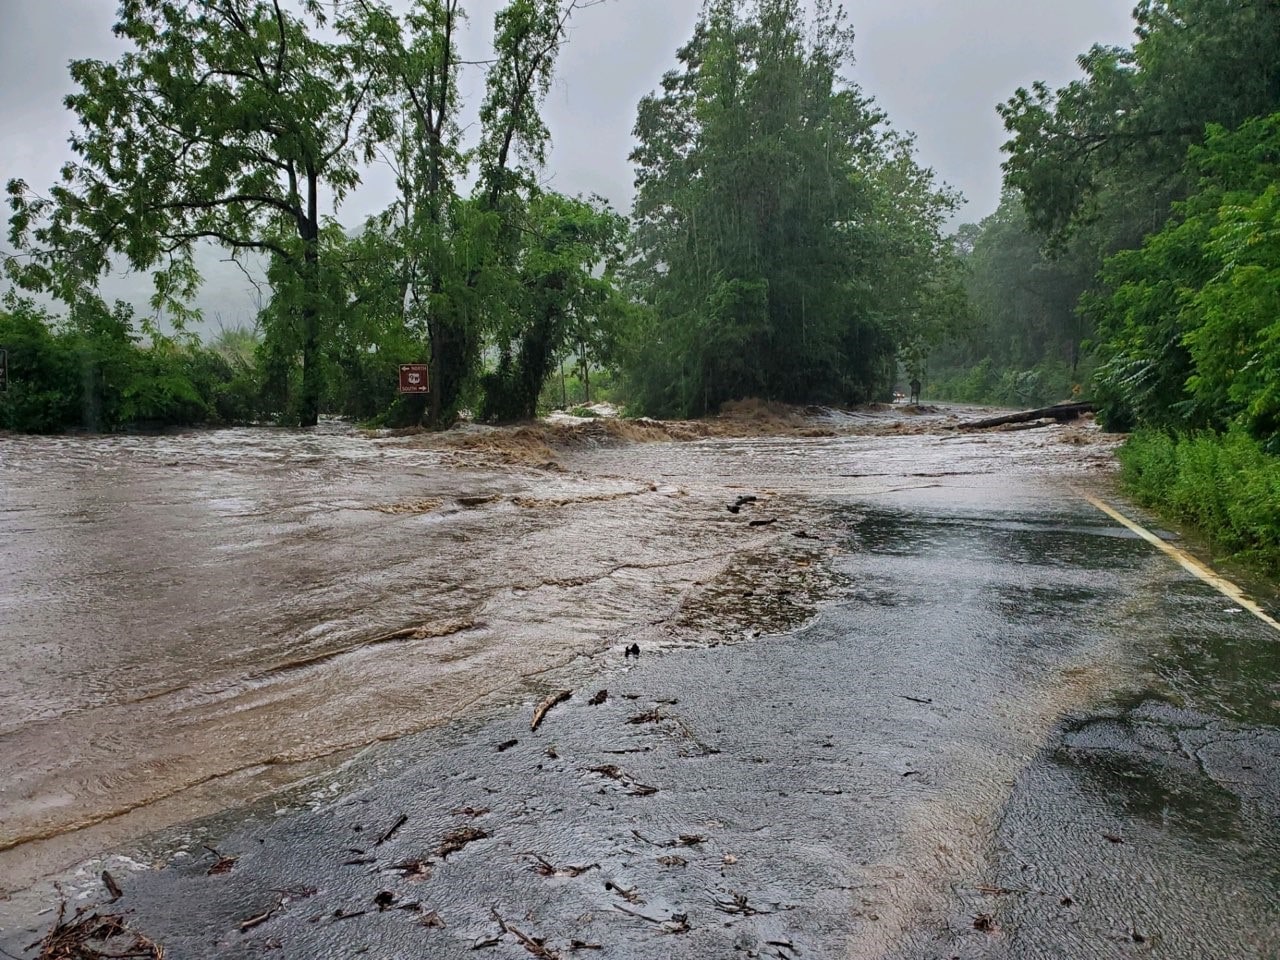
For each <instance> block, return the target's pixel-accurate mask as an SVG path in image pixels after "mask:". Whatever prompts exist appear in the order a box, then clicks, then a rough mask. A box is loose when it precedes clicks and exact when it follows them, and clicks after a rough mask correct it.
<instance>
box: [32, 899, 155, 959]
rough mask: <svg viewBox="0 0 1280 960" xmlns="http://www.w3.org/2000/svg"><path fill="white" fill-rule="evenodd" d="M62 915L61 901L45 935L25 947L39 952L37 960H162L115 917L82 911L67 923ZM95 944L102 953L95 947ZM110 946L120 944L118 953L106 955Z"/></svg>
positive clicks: (64, 905) (145, 940) (64, 906)
mask: <svg viewBox="0 0 1280 960" xmlns="http://www.w3.org/2000/svg"><path fill="white" fill-rule="evenodd" d="M66 914H67V902H66V901H65V900H63V901H62V902H61V903H60V904H59V905H58V916H57V919H56V920H54V923H53V926H52V927H51V928H50V930H49V932H48V933H46V934H45V935H44V937H43V939H41V940H39V941H37V942H36V943H33V944H31V945H30V946H28V947H27V949H28V950H32V949H34V948H36V947H39V948H40V953H39V954H38V960H124V958H136V960H164V948H163V947H161V946H160V945H159V944H157V943H155V942H153V941H152V940H150V939H148V938H147V937H144V936H143V935H142V934H140V933H137V932H135V931H133V930H130V929H129V928H128V926H127V925H126V924H125V922H124V917H123V916H120V915H119V914H99V913H98V912H97V911H89V910H87V909H83V908H82V909H80V910H77V911H76V913H75V916H74V917H72V918H71V919H70V920H67V919H66ZM126 938H127V939H126ZM95 942H96V943H97V944H98V945H99V946H101V947H102V949H98V947H95V946H94V945H93V944H94V943H95ZM113 942H118V943H121V945H122V949H119V950H112V951H109V950H108V949H107V948H108V947H110V945H111V944H112V943H113Z"/></svg>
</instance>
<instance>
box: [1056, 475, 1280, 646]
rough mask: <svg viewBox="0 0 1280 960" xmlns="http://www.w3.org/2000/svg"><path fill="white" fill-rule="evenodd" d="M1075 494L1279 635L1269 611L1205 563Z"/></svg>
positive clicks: (1105, 506) (1279, 626) (1104, 506)
mask: <svg viewBox="0 0 1280 960" xmlns="http://www.w3.org/2000/svg"><path fill="white" fill-rule="evenodd" d="M1076 492H1077V493H1079V494H1080V496H1082V497H1084V499H1085V500H1087V501H1088V502H1089V503H1091V504H1093V506H1095V507H1097V508H1098V509H1099V510H1101V511H1102V512H1103V513H1105V514H1106V515H1107V516H1108V517H1110V518H1111V519H1112V520H1114V521H1116V523H1119V524H1121V525H1123V526H1125V527H1128V528H1129V529H1130V530H1132V531H1133V532H1134V533H1136V534H1137V535H1138V536H1140V537H1141V538H1142V539H1143V540H1146V541H1147V542H1148V543H1150V544H1153V545H1154V546H1156V547H1159V548H1160V549H1161V550H1162V551H1164V552H1165V553H1167V554H1168V555H1169V556H1171V557H1172V558H1173V559H1174V560H1176V561H1178V563H1180V564H1181V565H1182V566H1183V568H1184V569H1186V570H1187V571H1189V572H1190V573H1193V574H1195V575H1196V576H1197V577H1199V578H1200V579H1201V580H1203V581H1204V582H1205V583H1207V584H1209V586H1211V587H1213V588H1214V589H1215V590H1217V591H1219V592H1220V593H1222V594H1223V595H1224V596H1225V597H1227V598H1228V599H1230V600H1232V601H1234V602H1235V603H1237V604H1239V605H1240V606H1241V607H1242V608H1243V609H1245V610H1248V611H1249V612H1250V613H1252V614H1253V615H1254V616H1255V617H1257V618H1258V619H1259V620H1261V621H1262V622H1263V623H1265V624H1266V625H1267V626H1269V627H1271V629H1273V630H1275V631H1277V632H1280V622H1278V621H1277V620H1276V619H1275V618H1274V617H1272V616H1271V615H1270V614H1269V613H1267V611H1265V610H1263V609H1262V607H1260V606H1258V604H1256V603H1254V602H1253V601H1252V600H1250V599H1249V598H1248V597H1247V596H1245V592H1244V591H1243V590H1241V589H1240V588H1239V587H1238V586H1236V585H1235V584H1234V583H1232V582H1231V581H1230V580H1227V579H1226V578H1225V577H1222V576H1220V575H1218V574H1217V573H1214V572H1213V571H1212V570H1210V569H1209V568H1208V567H1206V566H1205V565H1204V564H1203V563H1201V562H1200V561H1199V560H1197V559H1196V558H1195V557H1193V556H1191V554H1189V553H1186V552H1185V551H1183V550H1179V549H1178V548H1177V547H1175V546H1174V545H1173V544H1171V543H1166V542H1165V541H1164V540H1161V539H1160V538H1159V537H1157V536H1156V535H1155V534H1154V533H1152V532H1151V531H1150V530H1148V529H1146V528H1145V527H1142V526H1140V525H1138V524H1137V523H1134V522H1133V521H1132V520H1130V519H1129V518H1128V517H1126V516H1125V515H1124V514H1123V513H1121V512H1120V511H1118V510H1116V509H1115V508H1113V507H1112V506H1110V505H1109V504H1106V503H1103V502H1102V501H1101V500H1099V499H1098V498H1097V497H1094V496H1090V495H1089V494H1087V493H1085V492H1084V491H1081V490H1077V491H1076Z"/></svg>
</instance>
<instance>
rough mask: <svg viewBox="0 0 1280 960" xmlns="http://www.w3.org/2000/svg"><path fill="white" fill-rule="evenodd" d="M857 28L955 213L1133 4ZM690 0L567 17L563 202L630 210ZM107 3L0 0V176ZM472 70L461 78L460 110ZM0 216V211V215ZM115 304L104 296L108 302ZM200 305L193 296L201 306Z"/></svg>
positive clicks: (474, 96) (482, 18) (41, 178)
mask: <svg viewBox="0 0 1280 960" xmlns="http://www.w3.org/2000/svg"><path fill="white" fill-rule="evenodd" d="M500 3H501V0H470V2H469V3H466V7H467V9H468V12H469V14H470V18H471V28H470V31H469V33H468V36H467V37H466V40H465V45H464V53H465V54H467V55H468V58H469V59H477V58H479V57H482V56H483V55H484V53H485V51H486V50H487V47H488V43H489V37H490V35H491V25H492V18H493V11H494V10H495V9H496V8H497V7H498V6H499V5H500ZM845 6H846V9H847V10H848V12H849V15H850V20H851V22H852V23H853V26H854V29H855V31H856V33H857V43H856V47H855V50H856V54H857V58H858V63H857V66H856V68H855V70H854V73H853V79H854V80H855V81H857V83H858V84H859V85H860V86H861V87H862V89H863V90H864V91H865V92H866V93H869V94H871V95H873V96H874V97H875V98H876V99H877V101H878V102H879V104H880V106H881V107H882V108H883V109H885V110H886V111H887V113H888V114H889V117H890V120H891V122H892V123H893V126H894V127H895V128H897V129H898V130H904V131H911V132H913V133H915V134H916V136H917V138H918V155H919V159H920V161H921V162H922V163H923V164H925V165H926V166H929V167H932V168H933V169H934V170H935V171H936V173H937V175H938V177H939V178H940V179H942V180H944V181H946V182H947V183H949V184H951V185H952V186H954V187H957V188H959V189H960V190H961V191H962V192H963V194H964V196H965V198H966V201H967V203H966V206H965V208H964V209H963V210H962V211H961V214H960V218H959V219H961V220H978V219H981V218H982V217H983V216H986V215H987V214H988V213H990V212H991V211H992V210H993V209H994V208H995V205H996V202H997V199H998V197H999V190H1000V169H999V164H1000V159H1001V157H1000V144H1001V143H1002V142H1003V141H1004V139H1005V136H1004V131H1003V129H1002V127H1001V124H1000V119H999V117H997V116H996V113H995V105H996V104H997V103H998V102H1000V101H1002V100H1004V99H1006V98H1007V97H1008V96H1010V95H1011V94H1012V93H1013V91H1014V89H1015V88H1016V87H1018V86H1019V85H1025V84H1028V83H1030V82H1031V81H1033V80H1046V81H1048V82H1049V83H1051V84H1060V83H1063V82H1065V81H1067V80H1069V79H1071V78H1073V77H1074V76H1076V75H1077V70H1076V65H1075V57H1076V55H1077V54H1079V53H1082V52H1084V51H1085V50H1086V49H1088V47H1089V46H1090V45H1091V44H1092V43H1094V42H1103V43H1123V44H1128V43H1129V42H1130V41H1131V39H1132V38H1131V34H1130V30H1131V22H1130V10H1131V9H1132V0H845ZM700 8H701V2H700V0H613V2H611V3H606V4H603V5H601V6H598V7H594V8H591V9H587V10H584V11H581V12H580V13H579V14H578V15H577V18H576V20H575V22H574V24H573V27H572V30H573V34H572V39H571V42H570V44H569V46H568V47H567V48H566V49H565V50H564V52H563V53H562V55H561V58H560V62H559V66H558V69H557V76H556V83H555V86H554V87H553V89H552V91H551V95H550V97H549V98H548V101H547V104H546V107H545V113H544V115H545V117H546V119H547V122H548V125H549V126H550V128H551V133H552V138H553V140H554V144H555V146H554V150H553V153H552V155H551V157H550V161H549V163H548V169H547V176H548V178H549V179H550V182H551V184H552V186H554V188H555V189H558V190H560V191H563V192H565V193H599V194H601V195H603V196H605V197H607V198H608V199H609V200H611V201H612V202H613V204H614V205H615V206H616V207H618V208H619V209H620V210H623V211H625V210H627V209H628V208H629V207H630V202H631V190H632V176H631V168H630V166H629V164H628V163H627V154H628V153H629V151H630V148H631V128H632V125H633V123H634V120H635V108H636V104H637V102H638V101H639V99H640V97H642V96H643V95H644V94H645V93H647V92H649V91H650V90H652V89H654V88H655V87H656V86H657V84H658V81H659V80H660V78H661V76H662V74H663V72H664V71H665V70H667V69H669V68H670V67H671V66H673V65H674V62H675V58H674V54H675V50H676V48H677V47H678V46H679V45H680V44H681V43H683V42H684V40H686V39H687V38H688V36H689V35H690V33H691V32H692V29H693V24H694V21H695V20H696V18H697V14H698V11H699V9H700ZM115 10H116V4H115V3H114V2H113V0H0V181H7V180H8V179H10V178H11V177H21V178H23V179H25V180H27V181H28V182H29V183H31V185H32V186H33V187H35V188H37V189H43V188H44V187H45V186H47V185H48V184H50V183H52V182H53V181H54V180H55V178H56V177H57V172H58V168H59V167H60V166H61V164H62V163H64V162H65V161H66V160H67V159H69V157H70V154H69V150H68V148H67V146H66V140H67V134H68V132H69V130H70V122H71V121H70V116H69V114H67V113H66V111H65V110H64V109H63V107H62V98H63V97H64V96H65V95H66V94H67V93H69V92H71V82H70V78H69V77H68V75H67V69H66V65H67V62H68V61H69V60H72V59H76V58H83V57H97V58H114V57H115V56H116V55H117V54H118V53H119V50H120V48H119V46H118V45H117V44H116V42H115V40H114V38H113V37H112V36H111V32H110V30H111V24H112V22H113V20H114V16H115ZM482 83H483V77H482V76H481V75H480V73H479V70H478V68H473V73H472V75H471V76H470V77H469V78H468V79H467V80H466V81H465V82H464V84H463V89H464V92H466V91H470V93H471V96H470V100H471V102H472V103H473V104H474V103H475V102H476V101H478V99H479V92H480V90H481V89H482ZM389 198H390V182H389V178H388V176H387V175H386V173H385V171H379V170H376V169H375V170H372V171H370V173H369V175H368V176H367V177H366V186H365V187H364V188H363V189H362V190H361V191H360V193H359V194H358V195H357V196H356V197H355V198H353V199H352V201H350V202H349V203H348V205H347V206H345V207H344V209H343V212H342V218H343V220H344V221H346V222H349V223H355V222H358V221H359V220H360V219H361V218H362V217H363V216H364V215H365V214H367V213H371V212H373V211H374V210H377V209H380V208H381V207H383V206H385V205H386V203H387V202H388V201H389ZM6 219H7V218H6ZM218 267H219V265H217V264H214V265H212V269H209V270H207V271H206V272H207V274H208V276H209V281H210V288H211V289H210V291H209V293H210V294H213V293H214V292H215V290H216V289H220V288H222V287H223V286H224V285H225V286H226V287H227V291H226V292H227V294H228V296H227V297H225V298H223V299H222V303H223V304H224V305H225V308H226V309H225V311H224V313H225V316H224V319H225V320H226V321H227V322H245V321H246V320H248V319H250V318H251V317H252V313H253V306H252V303H251V302H250V298H248V296H247V294H245V293H244V291H243V289H240V290H239V293H238V295H237V296H235V297H231V296H230V293H231V291H232V289H233V288H237V286H238V284H237V280H236V277H237V276H238V275H237V274H236V273H235V271H234V268H226V267H224V268H223V269H218ZM110 295H114V294H110ZM204 299H206V298H204V297H202V300H204Z"/></svg>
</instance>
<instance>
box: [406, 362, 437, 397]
mask: <svg viewBox="0 0 1280 960" xmlns="http://www.w3.org/2000/svg"><path fill="white" fill-rule="evenodd" d="M400 392H401V393H430V392H431V382H430V378H429V375H428V367H427V365H426V364H425V363H402V364H400Z"/></svg>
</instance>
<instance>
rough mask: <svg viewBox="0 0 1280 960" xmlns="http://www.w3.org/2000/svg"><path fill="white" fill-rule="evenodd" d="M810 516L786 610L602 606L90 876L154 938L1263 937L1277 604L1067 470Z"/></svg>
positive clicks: (910, 953) (1038, 946)
mask: <svg viewBox="0 0 1280 960" xmlns="http://www.w3.org/2000/svg"><path fill="white" fill-rule="evenodd" d="M821 536H823V537H824V538H825V539H826V540H827V541H828V544H829V546H830V548H831V550H830V565H831V572H832V581H831V582H832V583H833V584H834V586H832V588H831V590H830V596H829V597H828V600H827V602H826V603H825V604H824V605H822V606H821V608H820V611H819V613H818V615H817V616H816V617H815V618H813V619H812V620H810V621H809V622H808V623H807V624H806V625H804V626H803V627H801V628H800V629H798V630H795V631H794V632H790V633H784V634H781V635H766V636H760V637H754V638H747V639H743V638H742V637H738V636H734V637H729V636H726V637H725V638H724V639H725V641H726V642H724V643H722V644H719V645H710V646H705V647H689V646H687V645H680V646H671V645H665V644H663V643H662V642H661V641H660V640H659V639H655V638H653V637H652V636H650V635H648V634H644V633H643V632H641V633H638V634H637V635H636V637H635V639H636V642H639V643H640V645H641V654H640V657H639V658H638V659H632V658H625V659H624V655H623V648H624V646H625V645H626V644H627V642H629V641H630V640H631V639H632V638H631V637H619V638H617V643H616V645H615V646H614V647H612V648H611V649H610V650H608V651H606V652H605V653H602V654H600V655H597V656H588V657H583V658H580V659H578V660H576V661H575V662H574V663H572V664H571V665H570V666H569V667H566V668H563V669H561V670H559V671H553V672H551V673H548V674H546V675H544V676H543V677H542V678H541V679H540V680H539V681H538V684H539V686H540V687H541V689H539V690H535V691H534V693H533V695H532V696H530V697H529V699H528V700H527V702H524V703H521V704H515V705H511V706H507V707H501V708H497V709H493V710H489V711H487V712H485V713H483V714H477V715H475V716H472V717H470V718H468V719H466V720H463V721H459V722H455V723H453V724H450V725H448V726H445V727H440V728H437V729H433V730H428V731H426V732H423V733H419V734H415V735H413V736H410V737H406V738H403V739H401V740H399V741H397V742H396V743H394V744H392V745H389V746H386V747H383V748H380V749H378V750H376V751H373V752H371V753H369V754H367V755H366V756H365V757H364V758H362V759H361V760H359V761H357V762H354V763H351V764H349V765H348V766H346V767H345V768H343V769H342V770H341V771H338V772H335V773H333V774H331V775H329V776H327V777H325V778H322V779H320V780H317V781H313V782H312V783H310V784H309V785H308V786H307V787H305V788H303V789H299V790H296V791H294V792H293V793H292V794H289V795H287V796H283V797H280V798H277V799H276V800H275V801H274V802H272V803H268V804H265V805H258V806H257V807H255V808H253V809H251V810H249V811H240V812H236V813H233V814H229V815H225V816H222V817H219V818H215V819H211V820H207V821H203V822H201V823H199V824H196V825H193V826H191V827H188V828H184V829H183V830H179V831H177V832H176V833H174V832H170V833H168V834H165V835H164V836H161V837H157V838H154V839H153V840H152V841H151V842H150V843H149V844H147V845H145V846H143V847H140V848H137V849H134V850H132V851H131V858H132V859H124V858H121V857H116V858H113V859H108V860H107V861H104V863H105V865H106V866H108V867H109V868H110V869H111V870H112V872H113V875H114V877H115V878H116V879H117V880H118V882H119V883H120V886H121V887H122V888H123V890H124V897H123V898H122V899H121V900H120V901H119V903H118V904H116V905H115V906H114V907H110V908H105V909H110V910H127V911H128V913H127V922H128V923H129V925H130V926H131V927H132V928H134V929H136V930H139V931H143V932H145V933H146V935H147V936H148V937H151V938H153V939H154V940H155V941H157V942H160V943H162V944H164V946H165V949H166V954H165V956H166V957H167V958H171V960H172V958H178V960H181V958H188V957H191V958H195V957H214V956H244V957H249V956H261V955H267V956H279V957H282V958H295V957H296V958H317V957H326V958H328V957H333V958H339V957H367V958H387V960H390V958H400V957H409V956H429V957H433V958H463V957H466V958H474V957H493V958H498V960H500V958H513V960H514V958H521V957H529V956H534V957H543V958H547V957H563V958H567V957H571V956H585V957H590V956H601V957H614V958H635V960H650V958H656V957H665V956H671V957H690V958H708V960H711V958H715V960H724V958H729V957H738V956H741V957H783V958H788V960H791V958H806V957H853V958H864V957H883V958H903V960H906V958H913V960H914V958H919V960H926V958H929V960H933V958H949V957H964V958H978V957H982V958H990V957H997V958H1004V957H1008V958H1071V960H1086V958H1095V957H1096V958H1115V957H1125V956H1152V957H1168V958H1179V960H1188V958H1205V960H1211V958H1212V960H1216V958H1241V960H1243V958H1259V960H1262V958H1275V957H1277V956H1280V729H1278V728H1280V687H1278V686H1277V684H1278V677H1280V669H1278V668H1280V652H1278V651H1280V646H1278V645H1277V644H1278V642H1280V636H1277V635H1276V633H1275V632H1274V631H1273V630H1272V629H1271V628H1270V627H1268V626H1266V625H1265V624H1263V623H1261V622H1260V621H1258V620H1257V619H1256V618H1254V617H1253V616H1251V615H1250V614H1248V613H1247V612H1245V611H1242V610H1239V609H1238V608H1236V607H1234V605H1233V604H1232V602H1231V601H1230V600H1229V599H1227V598H1225V597H1224V596H1223V595H1222V594H1220V593H1219V592H1218V591H1216V590H1214V589H1213V588H1212V587H1210V586H1208V585H1206V584H1205V583H1203V582H1201V581H1200V580H1198V579H1196V578H1195V577H1193V576H1192V575H1190V574H1189V573H1187V572H1186V571H1185V570H1184V569H1182V568H1181V567H1179V566H1178V565H1176V564H1175V563H1173V562H1172V561H1171V560H1170V559H1169V558H1168V557H1166V556H1164V555H1163V554H1161V553H1159V552H1158V551H1156V550H1155V549H1154V548H1153V547H1152V546H1151V545H1150V544H1148V543H1146V542H1144V541H1142V540H1140V539H1138V538H1137V537H1135V536H1134V535H1133V534H1132V533H1131V532H1129V531H1127V530H1125V529H1123V528H1121V527H1119V526H1117V524H1116V523H1115V522H1113V521H1112V520H1111V519H1109V518H1107V517H1105V516H1103V515H1102V514H1100V513H1099V512H1097V511H1096V510H1095V509H1094V508H1093V507H1091V506H1089V505H1088V504H1087V503H1085V502H1084V501H1083V500H1081V499H1079V498H1076V497H1074V496H1073V495H1071V494H1070V491H1069V490H1068V489H1066V488H1064V487H1062V486H1061V485H1052V484H1046V485H1035V484H1020V485H1010V486H1008V487H1002V486H1001V485H1000V484H998V483H986V484H979V485H967V486H964V487H960V486H957V485H954V484H942V485H938V486H933V487H924V488H918V489H905V490H899V491H897V492H894V491H884V492H882V493H880V494H878V495H876V496H874V497H858V496H849V497H846V498H843V499H839V498H833V499H831V500H830V502H829V513H828V521H827V523H826V524H825V526H824V528H823V530H822V532H821ZM748 592H750V591H749V590H745V589H744V594H745V593H748ZM752 599H753V600H754V599H756V598H752ZM778 600H779V602H786V597H785V596H781V597H779V598H778ZM744 602H746V600H745V598H744ZM561 688H563V689H572V691H573V696H572V698H571V699H570V700H568V701H567V702H564V703H562V704H560V705H557V706H556V707H554V708H553V709H551V710H550V711H549V712H548V714H547V716H546V719H545V721H544V723H543V724H542V726H541V728H540V729H539V730H538V731H537V732H531V731H530V722H529V721H530V713H531V711H532V708H533V706H534V702H535V700H536V698H537V695H538V694H539V693H549V692H552V691H554V690H557V689H561ZM601 690H607V691H608V697H607V700H605V701H604V702H603V703H599V704H598V705H593V704H592V703H591V702H589V698H591V697H592V695H593V694H596V693H597V692H598V691H601ZM369 696H371V697H376V696H377V691H376V690H370V691H369ZM597 699H598V698H597ZM513 741H514V742H513ZM202 843H207V844H209V845H210V846H212V847H216V849H217V851H218V853H219V854H220V855H221V856H223V857H227V858H234V864H233V865H230V869H228V870H224V871H221V872H215V873H213V874H212V875H211V874H210V868H211V867H212V866H213V864H214V862H215V859H214V855H213V854H212V853H210V852H209V851H208V850H206V849H204V848H203V847H202V846H201V844H202ZM451 848H452V849H451ZM101 866H102V864H93V865H91V866H88V867H86V868H83V869H82V870H81V871H79V873H78V874H76V873H73V874H70V875H68V876H67V877H65V878H64V879H65V881H66V889H68V890H69V891H70V892H71V894H72V896H73V898H74V897H83V898H84V899H80V900H73V902H79V903H82V904H88V903H90V902H92V901H94V900H96V899H97V898H99V897H101V896H102V890H101V887H100V885H99V883H98V881H97V877H96V871H97V870H98V869H99V868H100V867H101ZM224 866H227V864H224ZM157 867H159V868H157ZM41 897H43V898H44V899H43V901H42V900H41V899H40V898H41ZM48 906H49V903H48V892H47V889H46V890H33V891H28V892H27V893H26V894H24V895H20V896H17V897H15V898H14V899H13V900H12V901H11V902H10V903H9V904H4V905H0V919H2V920H3V921H4V929H3V933H0V946H3V947H4V949H5V950H6V951H7V952H9V953H11V954H14V955H18V956H31V955H32V954H31V953H29V952H28V953H26V954H24V953H23V952H22V948H23V947H25V946H26V945H27V944H29V943H31V942H32V941H33V940H34V939H36V938H37V937H38V936H39V935H40V933H41V932H42V931H43V930H44V929H46V928H47V927H48V925H49V924H50V923H51V922H52V915H51V914H48V913H45V914H43V915H40V914H39V912H38V910H39V908H41V907H44V908H47V907H48ZM246 921H259V922H252V923H248V924H246Z"/></svg>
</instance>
